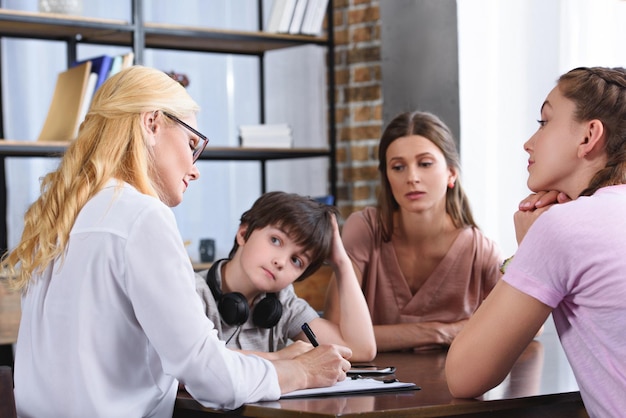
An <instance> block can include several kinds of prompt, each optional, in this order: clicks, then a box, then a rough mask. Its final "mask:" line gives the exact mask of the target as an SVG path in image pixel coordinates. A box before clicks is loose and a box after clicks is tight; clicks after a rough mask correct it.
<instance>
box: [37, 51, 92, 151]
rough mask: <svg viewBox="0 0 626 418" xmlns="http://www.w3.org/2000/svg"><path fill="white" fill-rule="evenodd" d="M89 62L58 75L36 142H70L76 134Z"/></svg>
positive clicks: (88, 71)
mask: <svg viewBox="0 0 626 418" xmlns="http://www.w3.org/2000/svg"><path fill="white" fill-rule="evenodd" d="M90 73H91V61H87V62H85V63H84V64H81V65H77V66H76V67H72V68H70V69H69V70H66V71H63V72H61V73H59V76H58V77H57V83H56V85H55V87H54V94H53V95H52V101H51V102H50V107H49V108H48V115H47V116H46V121H45V122H44V124H43V128H42V129H41V133H40V134H39V138H38V139H37V140H38V141H71V140H73V139H74V138H76V135H77V134H78V127H79V126H80V124H81V122H82V120H80V118H81V109H82V103H83V100H85V92H86V90H87V84H88V81H89V74H90Z"/></svg>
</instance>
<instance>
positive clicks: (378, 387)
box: [281, 377, 420, 399]
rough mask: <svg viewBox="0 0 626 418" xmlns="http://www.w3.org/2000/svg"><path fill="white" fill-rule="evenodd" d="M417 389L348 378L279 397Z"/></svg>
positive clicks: (411, 386)
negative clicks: (331, 384) (330, 384)
mask: <svg viewBox="0 0 626 418" xmlns="http://www.w3.org/2000/svg"><path fill="white" fill-rule="evenodd" d="M419 389H420V387H419V386H417V385H416V384H415V383H406V382H390V383H384V382H382V381H380V380H376V379H372V378H360V379H351V378H349V377H348V378H347V379H345V380H342V381H341V382H337V383H335V384H334V385H333V386H328V387H323V388H314V389H301V390H295V391H293V392H288V393H285V394H283V395H282V396H281V399H289V398H303V397H314V396H329V395H349V394H359V393H371V392H387V391H401V390H419Z"/></svg>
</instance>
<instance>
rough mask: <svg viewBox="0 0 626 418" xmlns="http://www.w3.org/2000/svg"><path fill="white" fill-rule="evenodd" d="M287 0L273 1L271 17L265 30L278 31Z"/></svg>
mask: <svg viewBox="0 0 626 418" xmlns="http://www.w3.org/2000/svg"><path fill="white" fill-rule="evenodd" d="M286 1H287V0H274V1H273V2H272V9H271V10H270V17H269V19H268V21H267V25H266V26H265V31H266V32H270V33H277V32H278V27H279V26H280V19H281V16H282V15H283V11H284V10H285V2H286Z"/></svg>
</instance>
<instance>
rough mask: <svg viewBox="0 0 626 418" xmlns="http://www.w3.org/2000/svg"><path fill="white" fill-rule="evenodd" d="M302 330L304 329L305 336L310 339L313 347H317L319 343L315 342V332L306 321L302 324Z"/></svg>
mask: <svg viewBox="0 0 626 418" xmlns="http://www.w3.org/2000/svg"><path fill="white" fill-rule="evenodd" d="M302 331H304V334H305V335H306V337H307V338H308V339H309V341H311V344H313V347H317V346H318V345H319V343H318V342H317V338H315V334H314V333H313V330H312V329H311V327H310V326H309V324H307V323H306V322H305V323H304V324H302Z"/></svg>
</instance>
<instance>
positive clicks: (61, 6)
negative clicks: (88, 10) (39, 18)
mask: <svg viewBox="0 0 626 418" xmlns="http://www.w3.org/2000/svg"><path fill="white" fill-rule="evenodd" d="M39 11H40V12H44V13H64V14H70V15H80V14H82V13H83V0H39Z"/></svg>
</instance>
